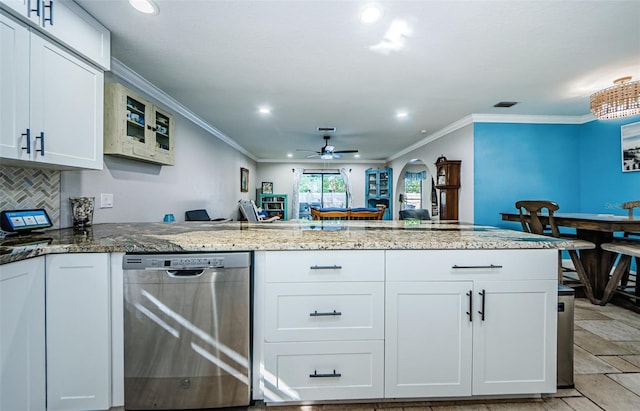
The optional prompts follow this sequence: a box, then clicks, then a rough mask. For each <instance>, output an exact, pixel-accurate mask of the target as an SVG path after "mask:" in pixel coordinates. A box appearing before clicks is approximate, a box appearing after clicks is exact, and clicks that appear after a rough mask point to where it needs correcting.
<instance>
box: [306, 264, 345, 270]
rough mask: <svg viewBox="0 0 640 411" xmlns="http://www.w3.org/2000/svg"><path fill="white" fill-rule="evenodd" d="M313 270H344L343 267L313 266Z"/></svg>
mask: <svg viewBox="0 0 640 411" xmlns="http://www.w3.org/2000/svg"><path fill="white" fill-rule="evenodd" d="M309 268H311V269H312V270H340V269H342V266H341V265H312V266H311V267H309Z"/></svg>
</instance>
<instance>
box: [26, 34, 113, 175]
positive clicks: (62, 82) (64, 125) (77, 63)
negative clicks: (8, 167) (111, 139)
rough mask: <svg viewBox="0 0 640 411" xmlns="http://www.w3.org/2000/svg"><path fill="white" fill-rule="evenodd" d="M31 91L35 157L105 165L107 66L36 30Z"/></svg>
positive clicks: (85, 165) (60, 162)
mask: <svg viewBox="0 0 640 411" xmlns="http://www.w3.org/2000/svg"><path fill="white" fill-rule="evenodd" d="M30 95H31V113H30V117H31V133H32V136H33V138H34V140H36V141H35V146H36V157H35V159H34V160H35V161H38V162H42V163H49V164H57V165H61V166H69V167H81V168H94V169H102V152H103V130H102V128H103V107H104V74H103V73H102V71H100V70H98V69H96V68H94V67H92V66H91V65H89V64H87V63H85V62H84V61H82V60H80V59H79V58H77V57H75V56H73V55H72V54H70V53H68V52H67V51H65V50H63V49H62V48H60V47H58V46H56V45H54V44H53V43H51V42H49V41H47V40H44V39H42V38H41V37H39V36H37V35H35V34H32V36H31V92H30ZM34 134H35V135H34Z"/></svg>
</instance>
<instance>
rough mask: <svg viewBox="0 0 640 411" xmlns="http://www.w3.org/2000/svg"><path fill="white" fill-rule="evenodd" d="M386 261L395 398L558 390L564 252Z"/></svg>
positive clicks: (443, 254) (396, 254)
mask: <svg viewBox="0 0 640 411" xmlns="http://www.w3.org/2000/svg"><path fill="white" fill-rule="evenodd" d="M386 254H387V255H386V257H387V258H386V276H387V277H386V278H387V295H386V307H387V308H386V310H387V311H386V323H385V326H386V335H385V342H386V346H385V368H386V373H385V375H386V384H385V388H386V391H385V392H386V395H387V396H388V397H389V396H390V397H401V398H402V397H432V396H437V397H442V396H451V395H453V396H469V395H494V394H496V395H504V394H537V393H548V392H555V389H556V364H555V350H556V336H555V334H556V333H555V331H554V330H556V320H557V313H556V301H557V295H556V287H557V279H556V274H555V270H556V265H555V264H556V260H555V257H557V256H556V253H554V252H553V251H552V250H530V251H521V250H482V251H480V250H467V251H444V250H440V251H424V252H419V251H387V253H386ZM534 262H535V264H534Z"/></svg>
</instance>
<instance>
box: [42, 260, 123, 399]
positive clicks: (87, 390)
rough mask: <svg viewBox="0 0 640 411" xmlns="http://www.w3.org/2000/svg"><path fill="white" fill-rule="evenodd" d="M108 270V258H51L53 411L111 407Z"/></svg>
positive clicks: (48, 269)
mask: <svg viewBox="0 0 640 411" xmlns="http://www.w3.org/2000/svg"><path fill="white" fill-rule="evenodd" d="M109 266H110V261H109V254H54V255H49V256H47V261H46V296H47V298H46V324H47V326H46V327H47V328H46V329H47V333H46V341H47V410H49V411H57V410H65V411H73V410H107V409H109V407H110V394H111V355H110V350H111V346H110V343H111V341H110V338H111V322H110V309H111V308H110V292H109V290H110V278H109Z"/></svg>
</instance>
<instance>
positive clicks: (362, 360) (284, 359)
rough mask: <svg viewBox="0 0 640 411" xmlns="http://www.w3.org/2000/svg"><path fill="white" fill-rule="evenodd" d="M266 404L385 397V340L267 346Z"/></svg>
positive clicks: (274, 344)
mask: <svg viewBox="0 0 640 411" xmlns="http://www.w3.org/2000/svg"><path fill="white" fill-rule="evenodd" d="M264 352H265V353H264V355H265V379H264V382H265V387H264V396H265V401H267V402H281V401H302V400H328V399H331V400H338V399H358V398H382V396H383V392H384V387H383V383H384V381H383V377H382V375H383V367H384V360H383V356H384V342H383V341H381V340H380V341H339V342H336V341H325V342H305V343H270V344H265V347H264Z"/></svg>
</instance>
